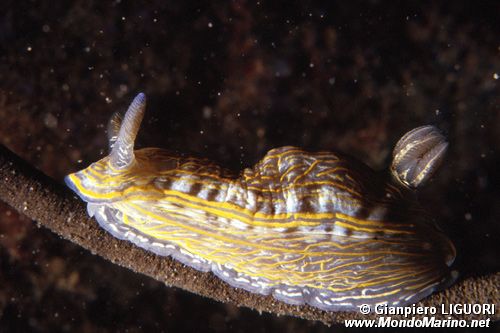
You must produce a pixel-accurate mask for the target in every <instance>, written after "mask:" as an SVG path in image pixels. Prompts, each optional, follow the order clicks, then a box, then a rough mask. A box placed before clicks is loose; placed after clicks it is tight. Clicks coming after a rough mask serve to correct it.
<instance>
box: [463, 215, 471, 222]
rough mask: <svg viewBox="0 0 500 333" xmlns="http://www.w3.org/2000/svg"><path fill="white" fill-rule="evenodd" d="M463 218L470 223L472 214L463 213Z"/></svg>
mask: <svg viewBox="0 0 500 333" xmlns="http://www.w3.org/2000/svg"><path fill="white" fill-rule="evenodd" d="M464 218H465V219H466V220H467V221H470V220H472V214H471V213H465V215H464Z"/></svg>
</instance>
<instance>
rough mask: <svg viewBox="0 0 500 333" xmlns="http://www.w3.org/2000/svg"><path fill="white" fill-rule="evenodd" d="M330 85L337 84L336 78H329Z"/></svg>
mask: <svg viewBox="0 0 500 333" xmlns="http://www.w3.org/2000/svg"><path fill="white" fill-rule="evenodd" d="M328 83H330V84H331V85H333V84H335V78H334V77H331V78H329V79H328Z"/></svg>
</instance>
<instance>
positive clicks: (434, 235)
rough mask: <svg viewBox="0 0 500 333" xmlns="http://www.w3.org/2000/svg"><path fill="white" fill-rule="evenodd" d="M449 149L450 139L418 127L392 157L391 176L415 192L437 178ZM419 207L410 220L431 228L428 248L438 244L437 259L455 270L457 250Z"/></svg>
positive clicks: (399, 142) (423, 127)
mask: <svg viewBox="0 0 500 333" xmlns="http://www.w3.org/2000/svg"><path fill="white" fill-rule="evenodd" d="M447 149H448V142H447V140H446V138H445V137H444V136H443V134H441V132H440V131H439V130H438V129H437V128H436V127H434V126H431V125H426V126H421V127H417V128H415V129H413V130H411V131H409V132H408V133H406V134H405V135H403V137H402V138H401V139H400V140H399V141H398V143H397V144H396V146H395V147H394V151H393V154H392V157H393V159H392V164H391V173H392V176H393V179H395V182H396V184H398V185H399V186H400V187H401V188H404V189H405V190H406V191H407V192H414V190H416V189H417V188H419V187H421V186H422V185H424V184H425V183H426V182H428V181H429V179H430V178H431V177H432V176H433V175H434V174H435V172H436V170H437V169H438V168H439V166H440V165H441V164H442V162H443V160H444V157H445V154H446V151H447ZM415 204H416V205H417V207H419V208H418V210H417V211H418V212H419V213H415V211H410V216H408V219H409V220H410V221H419V222H420V224H421V225H422V226H424V225H426V226H427V227H428V228H429V229H427V230H428V231H427V232H422V235H423V236H424V239H426V241H425V242H424V246H426V245H429V246H430V244H437V245H438V247H437V248H435V251H438V252H440V253H441V255H440V256H436V258H439V257H441V258H444V260H445V262H446V264H447V266H451V264H452V263H453V261H454V259H455V256H456V251H455V247H454V246H453V244H452V242H451V241H450V240H449V239H448V238H447V237H446V235H445V234H444V233H443V232H442V230H441V229H440V228H439V225H438V224H437V223H435V221H434V220H433V219H432V216H430V214H428V213H427V212H426V211H425V210H423V209H421V208H420V205H419V204H418V202H415ZM423 230H425V229H423Z"/></svg>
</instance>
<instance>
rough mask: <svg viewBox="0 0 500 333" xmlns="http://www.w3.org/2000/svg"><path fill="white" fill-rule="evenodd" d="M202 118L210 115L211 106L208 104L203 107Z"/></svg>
mask: <svg viewBox="0 0 500 333" xmlns="http://www.w3.org/2000/svg"><path fill="white" fill-rule="evenodd" d="M202 112H203V118H205V119H208V118H210V117H211V116H212V108H211V107H209V106H205V107H203V111H202Z"/></svg>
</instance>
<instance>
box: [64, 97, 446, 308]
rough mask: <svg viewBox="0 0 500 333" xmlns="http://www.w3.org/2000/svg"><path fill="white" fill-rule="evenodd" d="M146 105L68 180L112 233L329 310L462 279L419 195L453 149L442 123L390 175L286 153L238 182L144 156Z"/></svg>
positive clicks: (205, 164) (163, 156) (207, 167)
mask: <svg viewBox="0 0 500 333" xmlns="http://www.w3.org/2000/svg"><path fill="white" fill-rule="evenodd" d="M145 108H146V97H145V95H144V94H142V93H141V94H139V95H137V97H135V99H134V101H133V102H132V104H131V105H130V107H129V109H128V110H127V112H126V113H125V115H124V117H123V119H121V117H117V116H114V117H112V119H111V121H110V126H109V127H108V130H109V133H108V134H109V139H110V140H109V141H110V149H111V152H110V154H109V156H107V157H104V158H103V159H101V160H100V161H98V162H95V163H93V164H91V165H90V166H89V167H88V168H86V169H84V170H81V171H79V172H76V173H73V174H70V175H68V176H67V177H66V179H65V180H66V183H67V185H68V186H69V187H70V188H71V189H73V190H74V191H75V192H76V193H77V194H78V195H79V196H80V197H81V198H82V199H83V200H84V201H86V202H87V209H88V213H89V215H90V216H94V217H95V219H96V220H97V222H98V223H99V224H100V225H101V227H103V228H104V229H105V230H107V231H108V232H110V233H111V234H112V235H113V236H115V237H117V238H119V239H123V240H128V241H130V242H132V243H134V244H135V245H137V246H139V247H141V248H143V249H146V250H148V251H151V252H154V253H155V254H158V255H161V256H171V257H173V258H174V259H176V260H178V261H180V262H182V263H183V264H185V265H188V266H191V267H193V268H194V269H197V270H200V271H204V272H207V271H212V272H213V273H214V274H215V275H216V276H218V277H219V278H221V279H222V280H224V281H226V282H227V283H229V284H230V285H231V286H233V287H236V288H242V289H245V290H247V291H250V292H253V293H258V294H263V295H270V294H271V295H273V296H274V297H275V298H276V299H278V300H281V301H283V302H286V303H289V304H294V305H299V304H309V305H311V306H313V307H317V308H319V309H322V310H326V311H356V310H358V307H359V306H360V305H361V304H369V305H376V304H387V305H389V306H405V305H408V304H412V303H414V302H417V301H418V300H420V299H422V298H424V297H426V296H427V295H429V294H431V293H432V292H433V291H435V290H437V289H440V288H443V287H444V286H446V285H448V284H449V283H450V282H451V281H452V280H453V279H454V273H453V271H452V270H451V268H450V266H451V264H452V263H453V261H454V259H455V248H454V246H453V244H452V242H451V241H450V240H449V239H448V238H447V237H446V235H445V234H444V233H443V232H442V231H440V229H439V228H438V227H437V225H436V224H435V223H434V222H433V220H432V219H430V218H428V217H427V214H425V212H424V211H423V209H421V208H420V206H419V205H418V203H417V200H416V197H415V189H416V188H417V187H419V186H421V185H422V184H424V183H425V182H426V181H427V180H428V179H429V178H430V177H431V175H432V174H433V173H434V171H435V170H436V168H437V166H438V165H439V163H440V162H441V161H442V160H443V156H444V153H445V151H446V149H447V146H448V143H447V142H446V139H445V138H444V136H443V135H442V134H441V133H440V132H439V131H438V130H437V129H436V128H435V127H433V126H423V127H419V128H416V129H414V130H412V131H410V132H409V133H407V134H406V135H404V136H403V137H402V138H401V140H399V142H398V143H397V145H396V147H395V149H394V153H393V159H392V165H391V168H390V170H391V172H386V173H377V172H375V171H373V170H372V169H370V168H369V167H368V166H366V165H364V164H362V163H360V162H358V161H356V160H355V159H353V158H351V157H348V156H345V155H342V154H339V153H332V152H316V153H310V152H305V151H303V150H301V149H299V148H296V147H282V148H277V149H272V150H271V151H269V152H268V153H267V154H266V155H265V156H264V158H263V159H262V160H261V161H260V162H258V163H257V164H256V165H255V166H254V167H253V168H247V169H245V170H243V172H241V174H239V175H234V174H233V173H232V172H230V171H228V170H225V169H223V168H221V167H219V166H217V165H216V164H214V163H211V162H210V161H208V160H205V159H198V158H191V157H182V156H180V155H175V154H172V153H169V152H167V151H166V150H162V149H159V148H145V149H139V150H134V141H135V138H136V135H137V132H138V130H139V126H140V123H141V121H142V118H143V115H144V112H145Z"/></svg>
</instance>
